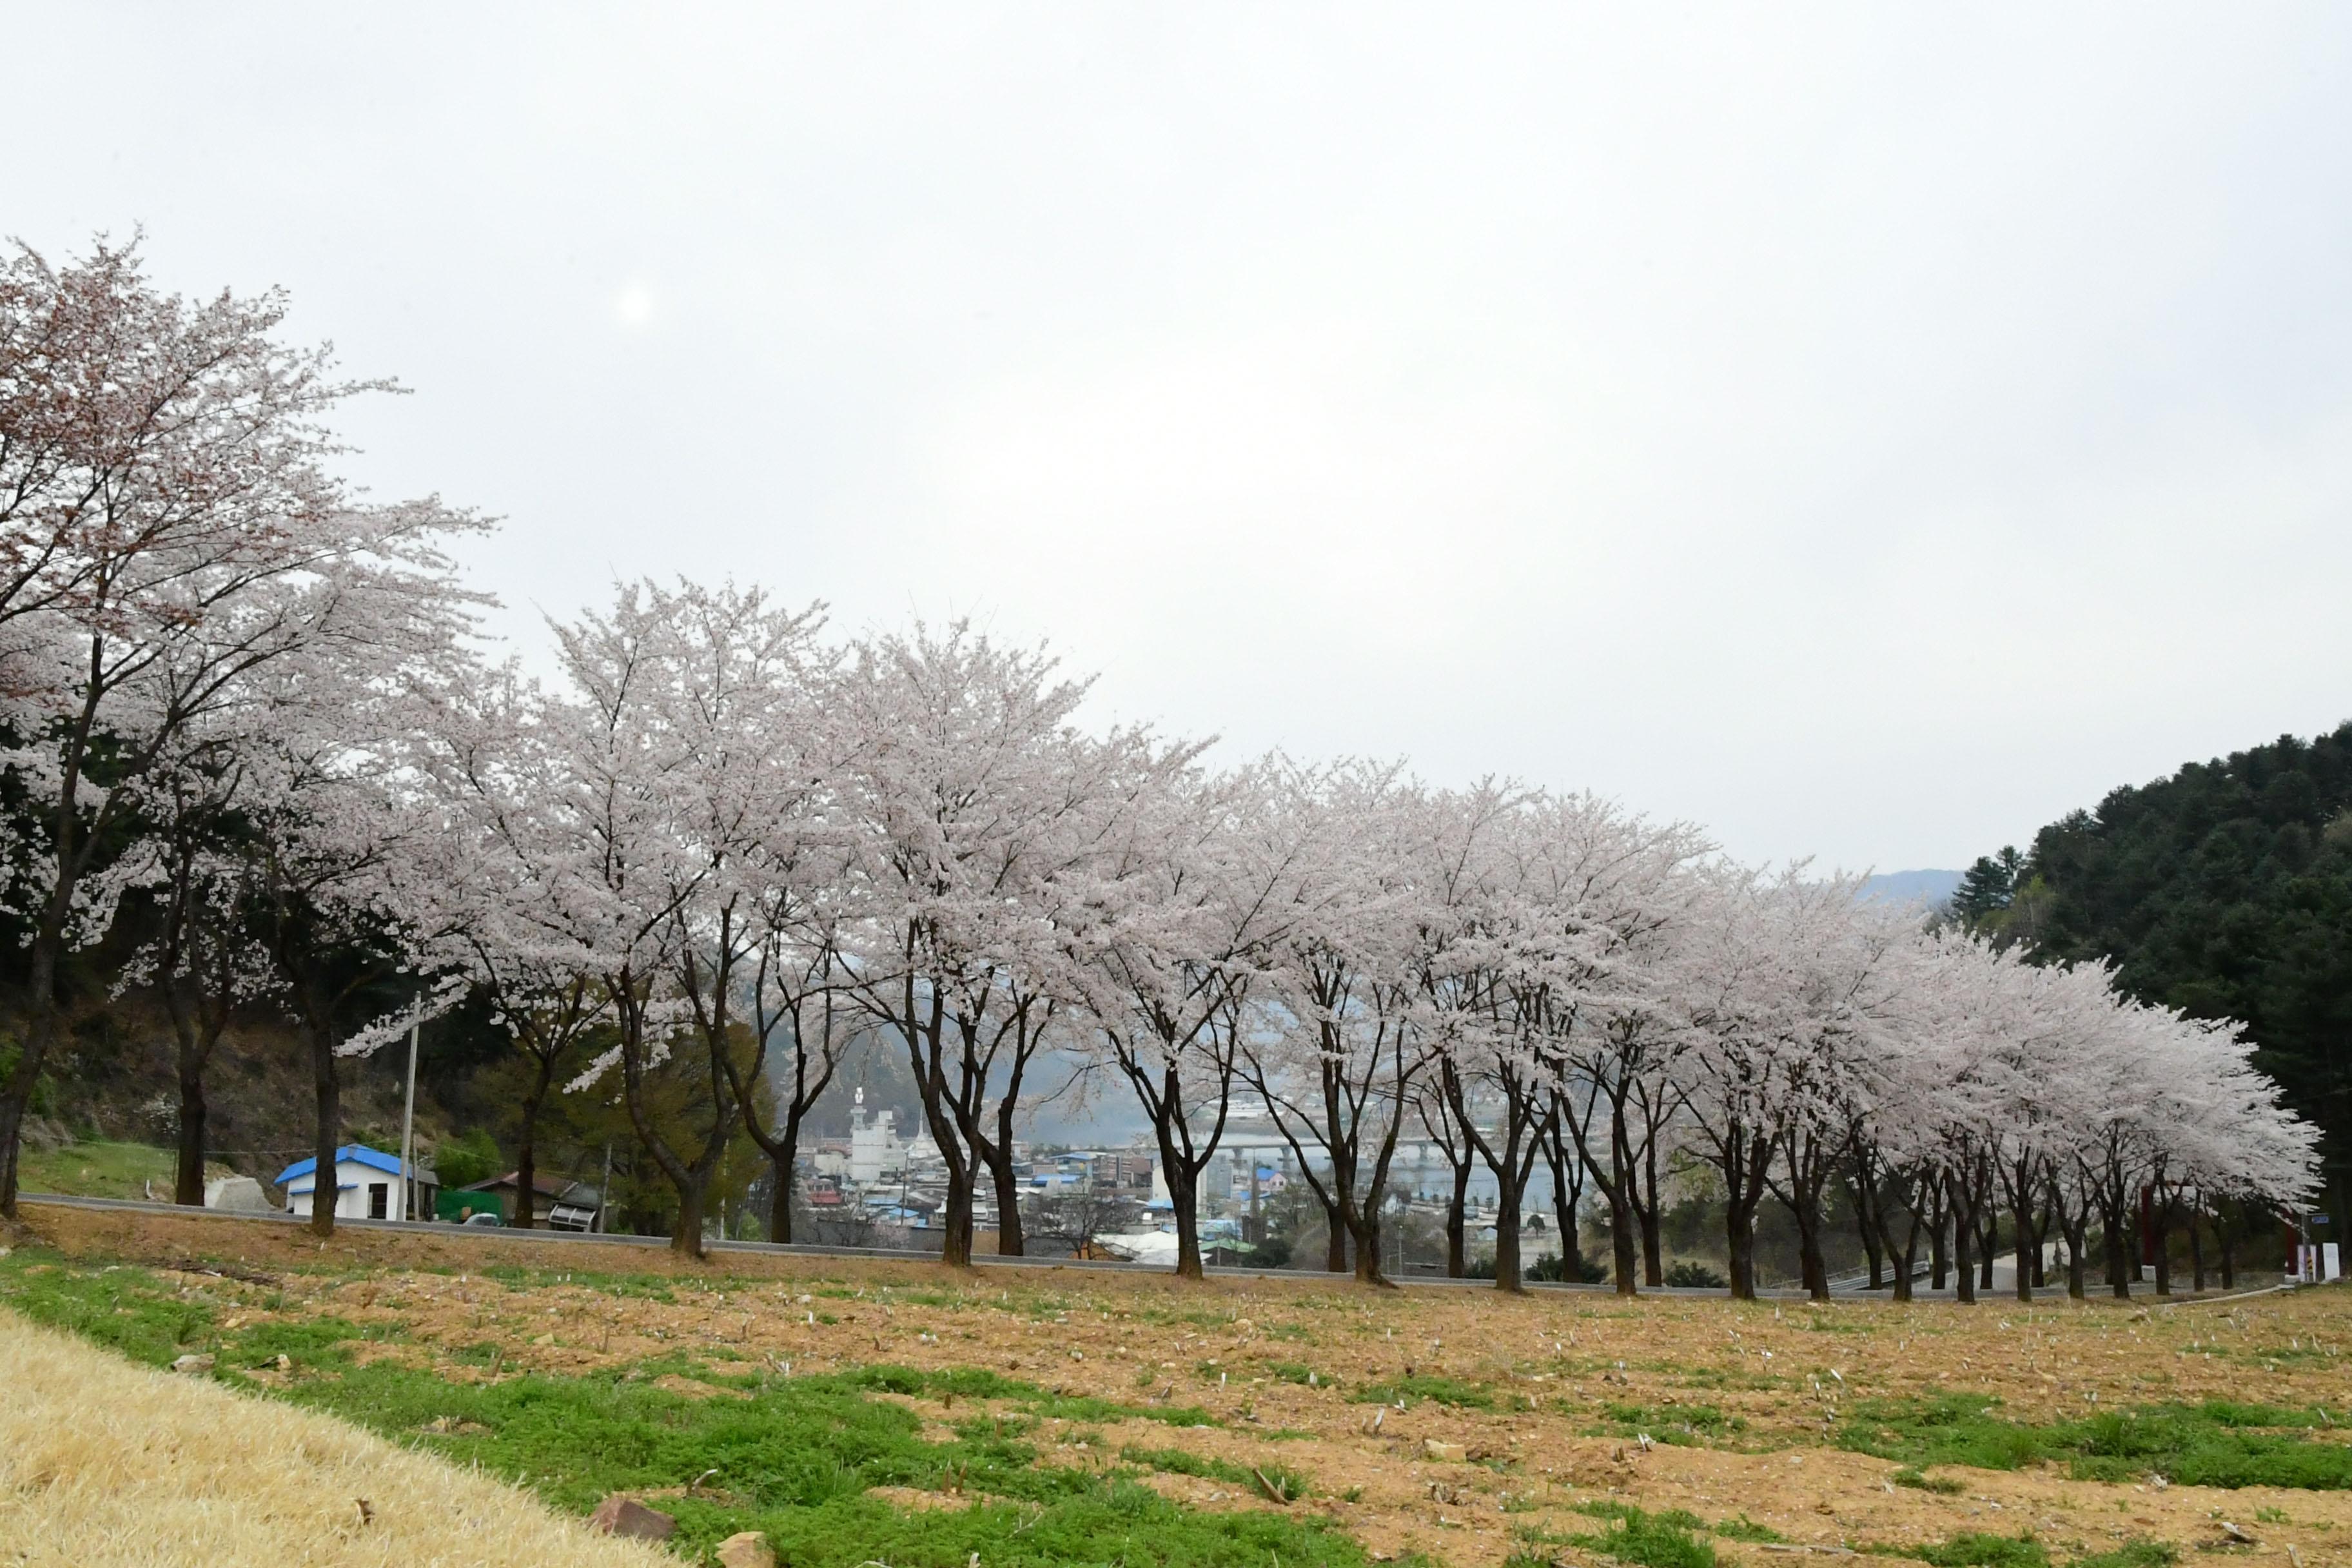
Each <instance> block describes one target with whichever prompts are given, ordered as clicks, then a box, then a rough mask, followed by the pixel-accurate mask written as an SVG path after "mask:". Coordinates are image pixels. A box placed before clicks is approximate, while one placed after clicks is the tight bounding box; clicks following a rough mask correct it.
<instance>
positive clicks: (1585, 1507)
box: [1562, 1500, 1717, 1568]
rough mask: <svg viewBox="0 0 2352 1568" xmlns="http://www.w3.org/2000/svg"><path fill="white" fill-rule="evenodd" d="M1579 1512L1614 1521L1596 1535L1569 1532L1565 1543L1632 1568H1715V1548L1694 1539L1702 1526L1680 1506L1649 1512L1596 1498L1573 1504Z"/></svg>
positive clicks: (1696, 1518)
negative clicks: (1634, 1567) (1607, 1528)
mask: <svg viewBox="0 0 2352 1568" xmlns="http://www.w3.org/2000/svg"><path fill="white" fill-rule="evenodd" d="M1577 1509H1578V1511H1579V1512H1581V1513H1588V1514H1591V1515H1593V1516H1594V1517H1596V1518H1601V1519H1608V1520H1612V1521H1615V1522H1614V1523H1613V1525H1612V1528H1610V1529H1609V1530H1607V1531H1602V1532H1601V1533H1600V1534H1598V1535H1570V1536H1565V1537H1563V1538H1562V1540H1563V1542H1565V1544H1567V1545H1570V1546H1581V1547H1583V1548H1584V1549H1585V1550H1587V1551H1589V1552H1606V1553H1607V1554H1608V1555H1609V1556H1612V1557H1614V1558H1615V1559H1616V1560H1617V1561H1618V1562H1620V1563H1632V1564H1635V1565H1636V1568H1717V1557H1716V1554H1715V1548H1714V1547H1712V1546H1710V1545H1708V1544H1707V1543H1706V1542H1704V1541H1701V1540H1700V1539H1699V1538H1698V1533H1697V1532H1698V1531H1702V1530H1704V1529H1706V1526H1705V1525H1704V1524H1701V1523H1700V1522H1699V1520H1698V1517H1697V1516H1696V1514H1690V1513H1685V1512H1684V1511H1683V1510H1680V1509H1668V1510H1665V1511H1664V1512H1663V1513H1649V1512H1645V1511H1644V1510H1641V1509H1638V1508H1635V1507H1634V1506H1633V1504H1631V1503H1622V1502H1608V1501H1601V1500H1596V1501H1593V1502H1587V1503H1580V1504H1578V1505H1577Z"/></svg>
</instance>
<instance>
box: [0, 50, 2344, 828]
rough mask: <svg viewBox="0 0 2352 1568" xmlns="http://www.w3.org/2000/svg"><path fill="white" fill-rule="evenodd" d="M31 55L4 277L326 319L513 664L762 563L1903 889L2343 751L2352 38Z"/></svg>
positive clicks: (1200, 702) (1101, 699)
mask: <svg viewBox="0 0 2352 1568" xmlns="http://www.w3.org/2000/svg"><path fill="white" fill-rule="evenodd" d="M2062 12H2063V14H2060V13H2062ZM5 37H7V39H8V45H7V48H8V52H9V53H10V55H11V56H12V57H13V58H14V59H15V61H16V64H15V66H14V68H12V69H11V70H10V71H9V72H8V86H7V89H6V93H7V99H8V108H7V110H6V114H7V119H8V121H9V126H10V132H9V141H10V144H11V147H10V153H9V154H8V155H7V156H6V157H5V159H0V233H6V234H10V235H14V236H16V237H20V238H22V239H24V240H26V241H27V242H29V243H31V244H33V245H35V246H37V247H41V248H43V249H45V250H47V251H50V252H52V253H60V252H70V251H75V250H79V249H80V248H81V247H83V246H84V245H85V244H86V242H87V240H88V238H89V235H90V234H91V233H92V232H93V231H95V230H99V229H107V230H110V231H112V232H113V233H115V234H116V235H118V236H120V235H122V234H124V233H126V232H127V231H129V230H130V229H131V228H132V227H133V226H137V225H142V224H143V225H144V226H145V227H146V230H147V235H148V239H147V254H148V257H149V259H150V262H151V264H152V269H153V271H154V272H155V274H156V275H157V277H158V278H159V279H161V280H162V281H163V282H165V283H166V284H168V285H170V286H173V287H175V288H180V289H190V290H210V289H216V288H218V287H220V286H222V285H224V284H229V285H233V286H235V287H236V288H239V289H256V288H259V287H263V286H266V285H269V284H281V283H282V284H284V285H286V286H287V287H289V289H292V290H293V291H294V294H295V297H296V304H297V314H296V318H295V322H294V327H295V330H296V331H297V332H298V333H299V335H301V336H304V337H308V338H331V339H333V340H334V341H335V342H336V343H337V345H338V347H339V349H340V351H341V356H342V359H343V363H344V364H345V366H346V368H347V369H349V370H351V371H352V372H354V373H363V374H394V375H397V376H398V377H400V378H401V379H402V380H403V381H404V382H405V383H406V384H408V385H409V386H410V387H412V388H413V389H414V394H415V395H413V396H410V397H407V398H404V399H401V400H397V401H392V400H378V401H376V402H375V403H374V404H373V405H369V406H366V407H363V408H359V409H355V410H354V411H353V413H352V416H351V418H350V420H349V421H348V427H349V429H350V430H351V432H352V435H353V436H354V437H356V438H358V439H359V440H360V441H362V443H363V444H364V446H365V447H366V451H365V454H364V456H363V457H362V458H360V459H358V460H357V468H358V471H359V472H360V473H361V474H362V475H363V476H364V477H365V478H366V479H367V480H368V481H369V482H370V483H371V484H373V486H374V487H375V488H376V489H378V490H379V491H380V492H383V493H387V494H405V493H414V492H417V491H422V490H426V489H433V490H438V491H440V492H441V493H442V494H443V495H445V496H446V497H448V498H450V499H452V500H461V501H465V502H468V503H472V504H475V505H478V506H480V507H482V508H484V509H486V510H490V511H493V512H496V513H499V514H501V515H502V516H503V517H504V518H505V520H506V521H505V527H504V531H502V533H500V534H499V537H498V538H497V539H496V540H495V541H494V542H489V543H488V544H486V545H484V546H483V547H481V548H480V549H478V551H477V552H475V557H474V558H475V562H476V564H477V566H478V571H479V574H480V575H481V578H482V579H483V581H484V582H485V584H487V585H488V586H489V587H491V588H493V589H494V590H495V591H497V592H498V593H499V595H502V596H503V597H504V598H505V600H506V601H507V603H508V605H509V613H508V615H507V616H505V617H504V620H503V621H502V627H503V629H505V630H507V631H508V632H509V633H510V634H511V635H513V636H515V637H518V638H520V639H525V640H530V641H534V642H535V641H538V640H539V633H538V629H537V628H538V622H537V615H538V612H539V611H540V610H541V609H545V610H548V611H552V612H557V613H568V612H570V611H571V610H572V609H573V608H575V607H576V606H578V605H582V604H583V603H584V602H586V601H588V600H590V599H593V598H596V597H598V596H600V595H602V594H603V593H604V591H605V587H606V585H607V584H609V582H610V581H611V580H612V579H613V578H614V576H615V575H621V576H630V575H635V574H646V573H659V574H671V573H685V574H694V575H698V576H706V577H716V576H719V575H721V574H730V573H731V574H734V575H735V576H737V577H738V578H739V579H756V580H758V581H761V582H763V583H766V584H771V585H772V586H773V587H774V588H776V589H777V590H779V591H780V592H782V594H784V595H787V596H789V597H791V598H793V599H805V598H823V599H825V600H828V601H830V602H831V604H832V605H834V606H835V619H836V624H837V625H838V626H842V627H844V628H845V629H847V630H851V631H856V630H863V629H866V628H868V627H875V626H892V625H896V624H898V623H900V622H902V621H903V620H904V619H906V618H907V617H908V616H911V615H914V614H918V613H919V614H922V615H925V616H931V617H934V618H938V617H945V616H951V615H958V614H969V615H971V616H973V617H975V618H976V619H978V620H980V621H982V622H983V623H984V624H986V625H987V626H989V627H990V628H991V629H992V631H993V632H995V633H996V634H997V635H999V636H1002V637H1010V638H1014V639H1020V640H1032V639H1036V638H1041V637H1042V638H1048V639H1050V640H1051V641H1052V643H1053V644H1054V645H1055V647H1057V648H1058V649H1059V650H1060V651H1061V652H1062V653H1063V654H1064V655H1065V657H1066V658H1067V660H1068V661H1069V662H1070V663H1071V664H1072V665H1074V666H1076V667H1078V668H1086V669H1093V670H1099V671H1100V672H1101V674H1102V679H1101V683H1100V685H1099V687H1098V688H1097V692H1098V700H1097V711H1098V712H1099V713H1101V714H1102V715H1103V716H1105V717H1109V716H1118V717H1122V718H1141V717H1150V718H1155V719H1158V720H1160V721H1162V722H1164V723H1165V724H1167V725H1168V726H1170V727H1171V728H1174V729H1178V730H1182V731H1194V732H1201V731H1215V732H1218V733H1221V734H1223V736H1225V737H1226V738H1227V741H1228V743H1229V744H1228V748H1227V754H1229V755H1235V756H1238V755H1240V754H1242V753H1243V752H1246V751H1254V750H1256V749H1259V748H1263V747H1267V746H1272V745H1276V744H1281V745H1285V746H1287V747H1290V748H1292V749H1293V750H1294V751H1297V752H1302V753H1305V754H1310V755H1322V754H1330V753H1335V752H1362V753H1370V754H1376V755H1404V756H1408V757H1410V758H1411V759H1412V760H1413V762H1414V763H1416V765H1417V766H1418V767H1419V768H1420V769H1421V770H1422V771H1423V773H1426V774H1427V775H1429V776H1430V777H1432V778H1434V779H1438V780H1441V781H1446V782H1454V781H1460V780H1465V779H1468V778H1471V777H1474V776H1475V775H1477V774H1479V773H1486V772H1499V773H1515V774H1518V775H1520V776H1523V777H1525V778H1527V779H1528V780H1531V781H1537V782H1541V783H1545V784H1556V785H1562V786H1570V787H1585V788H1591V789H1595V790H1598V791H1601V792H1602V793H1605V794H1609V795H1616V796H1619V797H1620V798H1622V799H1623V800H1625V801H1626V802H1628V803H1629V804H1631V805H1636V806H1638V807H1641V808H1643V809H1645V810H1648V811H1650V812H1653V813H1654V814H1658V815H1664V816H1689V817H1692V818H1696V819H1697V820H1699V821H1702V822H1705V823H1706V824H1708V825H1709V826H1711V827H1713V828H1714V830H1715V831H1716V832H1717V835H1718V837H1720V839H1721V840H1722V842H1723V843H1724V844H1725V845H1726V846H1727V847H1728V848H1730V849H1732V850H1734V851H1736V852H1738V853H1739V854H1742V855H1745V856H1748V857H1751V858H1765V857H1786V856H1794V855H1801V854H1805V853H1816V854H1818V855H1819V856H1821V857H1822V858H1823V859H1825V860H1828V861H1832V862H1836V863H1841V864H1844V865H1848V866H1853V867H1857V868H1858V867H1863V866H1875V867H1877V868H1881V869H1891V868H1899V867H1911V866H1922V865H1938V866H1952V865H1959V864H1962V863H1964V862H1965V860H1966V859H1967V858H1970V857H1972V856H1974V855H1976V854H1978V853H1979V852H1982V851H1984V850H1986V849H1989V848H1991V847H1996V846H1998V845H2000V843H2002V842H2004V841H2008V840H2014V839H2021V838H2022V837H2024V836H2026V835H2027V834H2030V833H2031V831H2032V829H2033V828H2034V827H2035V826H2038V825H2039V824H2041V823H2042V822H2044V821H2046V820H2048V819H2050V818H2051V817H2053V816H2056V815H2058V814H2059V813H2060V812H2062V811H2063V810H2065V809H2067V808H2068V807H2071V806H2074V805H2090V804H2095V802H2096V800H2097V798H2098V796H2099V795H2101V794H2102V793H2103V792H2104V791H2105V789H2106V788H2108V787H2109V786H2111V785H2113V784H2118V783H2122V782H2126V781H2138V780H2144V779H2147V778H2148V777H2152V776H2154V775H2156V774H2158V773H2164V772H2167V771H2169V769H2170V768H2171V767H2172V766H2173V765H2174V764H2176V763H2179V761H2181V760H2183V759H2185V758H2189V757H2192V756H2196V757H2201V756H2206V755H2210V754H2213V753H2216V752H2222V751H2226V750H2229V749H2231V748H2234V747H2238V746H2242V745H2246V744H2251V743H2253V742H2260V741H2263V740H2265V739H2267V738H2270V737H2272V736H2274V735H2276V734H2278V733H2280V732H2281V731H2299V732H2304V733H2308V732H2311V731H2315V730H2318V729H2322V728H2326V727H2329V726H2332V725H2334V724H2335V723H2336V722H2337V721H2341V720H2343V719H2345V718H2347V716H2352V10H2347V9H2346V8H2344V7H2341V6H2312V7H2291V6H2272V5H2229V6H2197V7H2191V6H2186V5H2181V6H2171V7H2163V6H2157V7H2150V6H2133V7H2125V6H2115V7H2105V8H2094V7H2052V6H2048V5H2027V6H2017V7H2010V8H2001V7H1965V8H1963V7H1937V8H1930V7H1924V6H1884V5H1873V6H1859V7H1854V8H1852V9H1842V8H1836V7H1826V6H1794V7H1792V6H1771V7H1753V8H1745V7H1744V8H1740V9H1738V10H1729V9H1726V10H1713V9H1708V8H1705V7H1698V8H1693V7H1687V6H1676V7H1672V8H1669V7H1666V6H1662V5H1643V6H1623V7H1615V8H1612V9H1609V10H1606V11H1604V10H1601V9H1600V8H1578V7H1570V6H1563V5H1545V6H1541V7H1530V8H1526V9H1517V8H1509V7H1496V6H1483V7H1476V6H1474V7H1463V6H1439V5H1429V6H1424V7H1422V8H1419V9H1415V10H1395V11H1381V10H1376V9H1374V8H1372V7H1370V6H1366V5H1348V6H1344V7H1332V8H1329V9H1317V8H1308V7H1304V6H1283V5H1272V6H1269V5H1229V6H1215V5H1210V6H1201V5H1183V6H1176V5H1158V6H1152V5H1067V6H1063V7H1058V8H1049V9H1027V8H1016V7H1009V6H998V5H990V6H947V5H939V6H930V7H922V6H896V7H889V8H883V7H873V6H853V5H841V6H835V7H832V8H830V9H828V10H823V11H820V10H818V9H815V8H804V9H801V10H797V11H793V10H787V9H785V8H782V7H773V6H760V7H745V8H742V9H740V10H730V9H726V8H700V7H692V6H683V5H662V6H658V7H656V6H647V7H644V8H639V9H629V8H602V7H592V6H585V5H562V6H549V7H544V8H539V9H533V8H530V7H524V6H499V7H486V6H475V5H467V6H462V7H460V6H437V7H436V6H432V5H414V4H409V5H399V6H383V7H378V8H375V9H374V10H373V11H372V12H363V11H362V8H360V7H355V6H337V7H316V6H303V7H285V8H269V7H245V8H239V7H236V6H226V5H205V6H171V5H153V6H108V5H73V6H65V5H47V4H45V5H10V6H8V7H7V16H6V18H5Z"/></svg>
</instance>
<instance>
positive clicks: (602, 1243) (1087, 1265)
mask: <svg viewBox="0 0 2352 1568" xmlns="http://www.w3.org/2000/svg"><path fill="white" fill-rule="evenodd" d="M16 1201H17V1203H18V1204H19V1205H24V1206H26V1207H37V1206H42V1205H47V1206H49V1207H55V1208H76V1209H94V1210H98V1211H100V1212H108V1213H120V1214H152V1215H177V1216H178V1217H180V1218H182V1219H208V1220H218V1221H223V1222H229V1223H240V1224H246V1225H283V1226H307V1225H309V1224H310V1221H309V1220H307V1219H303V1218H300V1217H298V1216H296V1215H289V1214H286V1213H283V1212H282V1211H279V1210H275V1209H272V1210H267V1211H262V1212H255V1211H252V1210H240V1209H200V1208H192V1207H183V1206H182V1205H178V1204H159V1203H149V1202H145V1201H143V1200H142V1199H138V1198H85V1197H70V1196H67V1195H65V1194H58V1193H20V1194H17V1199H16ZM335 1228H336V1229H337V1230H344V1229H351V1230H362V1231H378V1230H382V1231H392V1232H394V1233H396V1234H403V1235H416V1234H419V1233H423V1234H428V1235H430V1236H432V1237H434V1238H435V1239H436V1240H439V1241H461V1242H462V1241H474V1242H485V1243H491V1242H499V1241H530V1242H533V1243H552V1244H555V1245H558V1246H563V1247H657V1248H661V1249H664V1250H667V1248H668V1247H669V1237H666V1236H617V1235H604V1234H591V1233H589V1232H586V1231H577V1230H537V1229H534V1230H527V1231H526V1230H519V1229H513V1228H509V1227H508V1226H489V1225H478V1226H474V1225H412V1224H409V1223H407V1222H404V1221H401V1220H388V1219H338V1220H336V1221H335ZM705 1249H706V1250H708V1251H709V1252H712V1253H727V1252H747V1253H781V1254H782V1255H784V1256H787V1257H801V1258H879V1259H885V1260H895V1261H899V1262H908V1263H922V1262H929V1261H936V1260H937V1259H938V1258H939V1254H938V1253H936V1252H912V1251H901V1250H898V1249H895V1248H889V1247H820V1246H816V1245H814V1244H804V1243H801V1242H784V1243H778V1242H772V1241H712V1242H708V1243H706V1244H705ZM972 1262H973V1264H974V1266H975V1267H978V1268H1084V1269H1093V1270H1098V1271H1100V1272H1103V1273H1107V1274H1122V1273H1124V1274H1165V1273H1167V1272H1168V1270H1167V1269H1166V1268H1163V1267H1161V1266H1160V1265H1159V1264H1154V1263H1115V1262H1108V1261H1094V1260H1089V1259H1084V1258H996V1257H992V1256H983V1257H980V1258H973V1259H972ZM1209 1272H1210V1273H1211V1274H1213V1275H1214V1276H1217V1277H1218V1278H1221V1279H1293V1280H1296V1279H1316V1278H1326V1279H1328V1278H1344V1277H1343V1276H1328V1275H1320V1274H1319V1273H1309V1272H1308V1271H1307V1270H1304V1269H1297V1268H1212V1269H1210V1270H1209ZM1397 1283H1398V1284H1400V1285H1404V1286H1409V1287H1412V1288H1415V1289H1420V1288H1423V1287H1427V1288H1431V1289H1446V1290H1464V1289H1471V1290H1476V1289H1489V1290H1490V1289H1494V1281H1493V1280H1491V1279H1447V1278H1445V1277H1444V1275H1408V1276H1406V1277H1404V1278H1402V1279H1399V1280H1397ZM1528 1289H1529V1290H1556V1291H1559V1292H1562V1293H1567V1292H1570V1291H1574V1292H1580V1293H1586V1294H1591V1295H1601V1296H1606V1295H1612V1294H1613V1293H1614V1292H1613V1291H1612V1289H1611V1288H1610V1287H1609V1286H1607V1285H1605V1284H1604V1285H1565V1284H1557V1283H1548V1282H1544V1281H1538V1280H1530V1281H1528ZM1643 1294H1644V1295H1651V1296H1716V1297H1720V1296H1721V1295H1722V1294H1723V1292H1722V1291H1720V1290H1702V1289H1682V1288H1680V1287H1677V1286H1671V1285H1668V1286H1659V1287H1656V1288H1654V1289H1653V1288H1644V1289H1643ZM1757 1294H1758V1295H1759V1296H1760V1297H1763V1298H1765V1299H1768V1300H1771V1299H1779V1300H1803V1299H1804V1292H1803V1291H1802V1290H1759V1292H1757ZM1923 1294H1924V1292H1923Z"/></svg>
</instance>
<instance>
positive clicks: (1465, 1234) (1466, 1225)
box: [1445, 1160, 1470, 1279]
mask: <svg viewBox="0 0 2352 1568" xmlns="http://www.w3.org/2000/svg"><path fill="white" fill-rule="evenodd" d="M1469 1211H1470V1163H1469V1162H1468V1161H1467V1160H1465V1161H1463V1162H1462V1163H1459V1164H1457V1165H1455V1166H1454V1193H1453V1195H1452V1196H1450V1197H1449V1198H1447V1199H1446V1202H1445V1277H1446V1278H1447V1279H1462V1278H1464V1277H1465V1275H1467V1274H1468V1273H1469V1272H1470V1220H1469Z"/></svg>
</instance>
